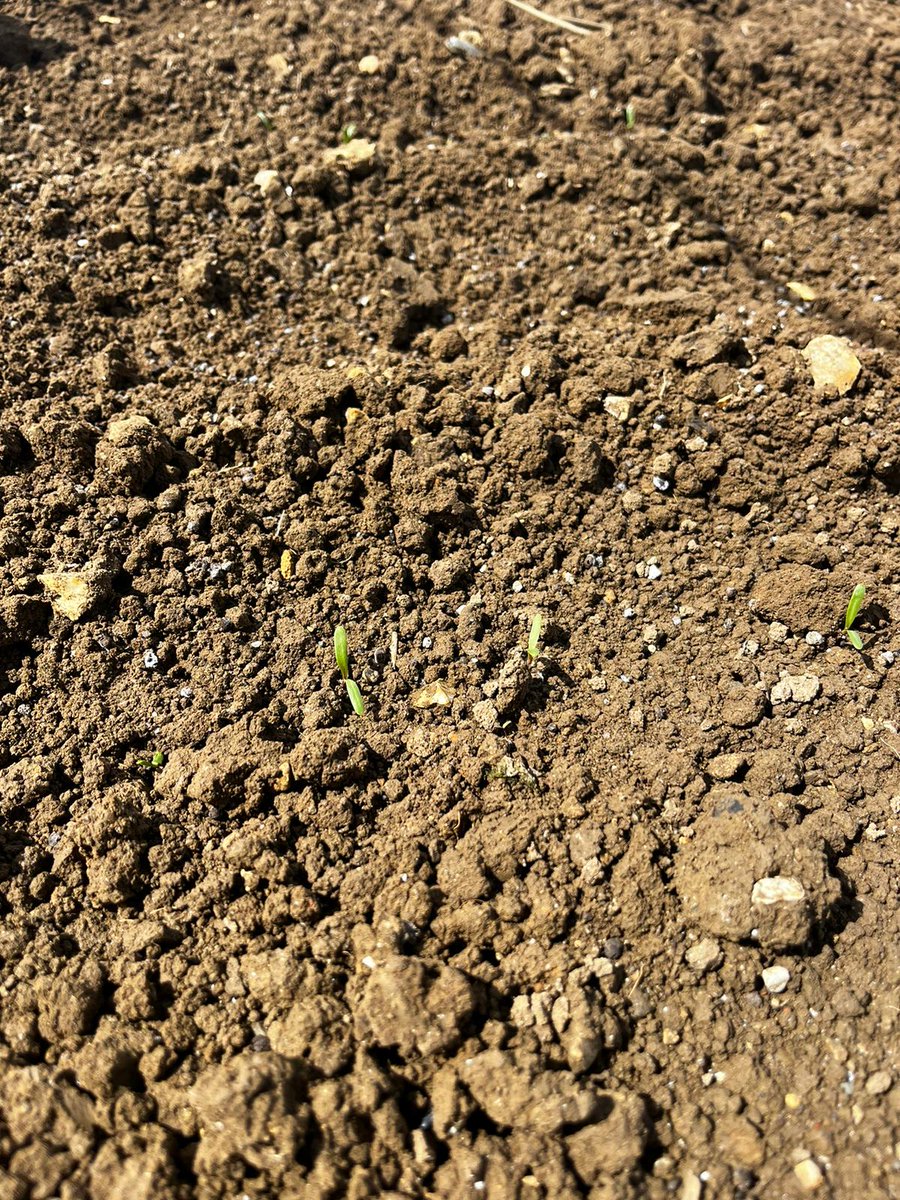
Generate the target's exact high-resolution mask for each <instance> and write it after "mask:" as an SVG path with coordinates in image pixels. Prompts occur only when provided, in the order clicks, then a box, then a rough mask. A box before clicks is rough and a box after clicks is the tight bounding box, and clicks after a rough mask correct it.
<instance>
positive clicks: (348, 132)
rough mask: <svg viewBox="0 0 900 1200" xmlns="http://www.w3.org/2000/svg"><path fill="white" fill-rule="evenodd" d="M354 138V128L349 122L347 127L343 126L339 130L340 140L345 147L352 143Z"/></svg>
mask: <svg viewBox="0 0 900 1200" xmlns="http://www.w3.org/2000/svg"><path fill="white" fill-rule="evenodd" d="M355 137H356V126H355V125H354V124H353V122H352V121H351V122H350V124H349V125H344V126H342V128H341V132H340V140H341V142H342V143H343V144H344V145H345V146H346V145H347V143H348V142H352V141H353V139H354V138H355Z"/></svg>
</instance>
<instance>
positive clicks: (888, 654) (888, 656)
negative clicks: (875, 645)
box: [880, 650, 894, 667]
mask: <svg viewBox="0 0 900 1200" xmlns="http://www.w3.org/2000/svg"><path fill="white" fill-rule="evenodd" d="M880 657H881V661H882V662H883V663H884V665H885V666H886V667H889V666H891V665H892V664H893V662H894V652H893V650H885V651H884V652H883V653H882V654H881V656H880Z"/></svg>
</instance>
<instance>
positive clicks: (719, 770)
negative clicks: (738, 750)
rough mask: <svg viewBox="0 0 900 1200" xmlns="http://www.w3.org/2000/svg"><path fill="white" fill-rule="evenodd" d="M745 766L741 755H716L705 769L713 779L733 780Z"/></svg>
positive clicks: (745, 759)
mask: <svg viewBox="0 0 900 1200" xmlns="http://www.w3.org/2000/svg"><path fill="white" fill-rule="evenodd" d="M746 765H747V758H746V756H745V755H743V754H717V755H716V757H715V758H711V759H710V760H709V762H708V763H707V764H706V769H707V771H708V772H709V774H710V775H711V776H712V777H713V779H719V780H725V779H734V778H735V776H737V775H739V774H740V773H741V771H743V769H744V768H745V767H746Z"/></svg>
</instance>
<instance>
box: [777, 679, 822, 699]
mask: <svg viewBox="0 0 900 1200" xmlns="http://www.w3.org/2000/svg"><path fill="white" fill-rule="evenodd" d="M821 686H822V685H821V683H820V682H819V677H818V675H782V677H781V678H780V679H779V681H778V682H777V683H776V684H775V686H774V687H773V688H772V690H771V692H770V693H769V699H770V700H771V701H772V703H773V704H784V703H785V702H786V701H788V700H793V701H794V703H796V704H809V703H810V702H811V701H812V700H815V698H816V696H818V694H819V692H820V690H821Z"/></svg>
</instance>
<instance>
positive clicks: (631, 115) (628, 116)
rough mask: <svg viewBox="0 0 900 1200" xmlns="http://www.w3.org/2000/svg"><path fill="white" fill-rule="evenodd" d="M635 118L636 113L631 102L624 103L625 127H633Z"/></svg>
mask: <svg viewBox="0 0 900 1200" xmlns="http://www.w3.org/2000/svg"><path fill="white" fill-rule="evenodd" d="M636 120H637V113H636V112H635V111H634V105H633V104H626V105H625V128H626V129H634V123H635V121H636Z"/></svg>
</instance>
